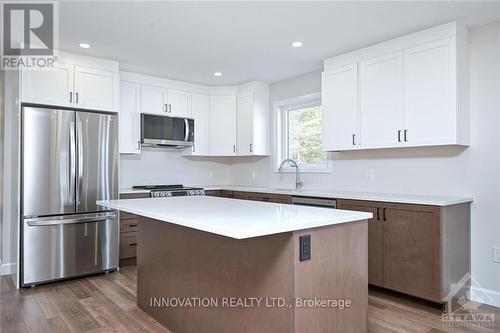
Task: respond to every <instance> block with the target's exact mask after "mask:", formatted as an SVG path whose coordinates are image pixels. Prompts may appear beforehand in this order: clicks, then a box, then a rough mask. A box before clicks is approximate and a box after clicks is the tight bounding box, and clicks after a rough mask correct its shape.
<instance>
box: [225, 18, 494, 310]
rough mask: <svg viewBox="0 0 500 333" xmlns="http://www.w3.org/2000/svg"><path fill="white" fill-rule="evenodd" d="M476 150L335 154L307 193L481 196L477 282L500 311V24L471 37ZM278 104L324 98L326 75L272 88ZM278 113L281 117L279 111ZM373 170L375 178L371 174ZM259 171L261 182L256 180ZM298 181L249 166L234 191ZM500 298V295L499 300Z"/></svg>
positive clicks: (476, 220) (240, 171)
mask: <svg viewBox="0 0 500 333" xmlns="http://www.w3.org/2000/svg"><path fill="white" fill-rule="evenodd" d="M470 47H471V53H470V55H471V113H472V119H471V121H472V125H471V126H472V128H471V131H472V132H471V133H472V134H471V135H472V137H471V141H472V143H471V147H470V148H467V149H463V148H458V147H432V148H400V149H385V150H372V151H357V152H343V153H330V154H329V159H331V160H332V164H333V172H332V173H331V174H306V175H304V176H303V181H304V187H305V188H329V189H336V190H354V191H379V192H395V193H397V192H403V193H416V194H418V193H422V194H442V195H460V196H473V197H474V203H473V205H472V275H473V277H474V278H475V280H476V281H477V282H478V283H479V284H480V285H481V286H482V287H483V288H486V289H489V290H491V291H493V293H492V296H493V297H497V298H495V302H496V304H497V305H499V306H500V264H494V263H493V261H492V248H493V246H500V215H499V207H500V23H495V24H490V25H487V26H483V27H480V28H477V29H474V30H472V31H471V35H470ZM270 88H271V105H272V103H273V102H274V101H278V100H282V99H286V98H291V97H295V96H299V95H304V94H308V93H313V92H319V91H320V89H319V88H320V73H319V72H317V73H311V74H308V75H305V76H302V77H297V78H293V79H290V80H286V81H283V82H278V83H275V84H272V85H271V87H270ZM273 113H274V112H273ZM368 169H373V172H374V179H373V180H371V181H370V180H368V179H367V177H366V173H367V170H368ZM254 170H255V172H256V178H255V179H252V177H251V175H252V172H253V171H254ZM293 182H294V175H293V174H287V175H280V174H276V173H273V170H272V158H264V159H260V160H255V159H250V160H243V161H241V160H240V162H239V163H238V164H235V165H233V166H232V168H231V184H233V185H249V186H252V185H254V186H255V185H256V186H272V187H292V186H293ZM496 293H498V294H496Z"/></svg>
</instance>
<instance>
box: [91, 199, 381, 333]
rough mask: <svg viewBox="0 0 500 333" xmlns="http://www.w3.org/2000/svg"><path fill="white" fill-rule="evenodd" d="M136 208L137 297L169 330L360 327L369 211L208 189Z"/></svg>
mask: <svg viewBox="0 0 500 333" xmlns="http://www.w3.org/2000/svg"><path fill="white" fill-rule="evenodd" d="M99 204H100V205H102V206H105V207H108V208H113V209H117V210H120V211H125V212H128V213H131V214H136V215H138V216H139V230H138V249H137V303H138V305H139V307H140V308H141V309H143V310H144V311H145V312H147V313H148V314H150V315H151V316H152V317H153V318H155V319H156V320H158V321H159V322H160V323H161V324H163V325H164V326H165V327H167V328H168V329H169V330H171V331H173V332H176V333H177V332H366V330H367V308H368V258H367V254H368V253H367V247H368V244H367V243H368V236H367V230H368V228H367V220H368V219H370V218H371V217H372V214H370V213H363V212H354V211H345V210H336V209H326V208H316V207H303V206H293V205H283V204H275V203H266V202H252V201H245V200H235V199H226V198H213V197H202V196H200V197H177V198H158V199H155V198H147V199H130V200H110V201H102V202H99Z"/></svg>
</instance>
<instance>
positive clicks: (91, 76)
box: [74, 66, 120, 112]
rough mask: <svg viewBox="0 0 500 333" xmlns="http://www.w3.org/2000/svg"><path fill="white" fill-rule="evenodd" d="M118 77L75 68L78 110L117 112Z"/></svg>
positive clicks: (100, 71)
mask: <svg viewBox="0 0 500 333" xmlns="http://www.w3.org/2000/svg"><path fill="white" fill-rule="evenodd" d="M119 94H120V75H119V73H118V72H109V71H104V70H100V69H95V68H87V67H82V66H75V103H74V105H75V106H76V107H77V108H80V109H88V110H98V111H112V112H118V104H119V103H120V95H119Z"/></svg>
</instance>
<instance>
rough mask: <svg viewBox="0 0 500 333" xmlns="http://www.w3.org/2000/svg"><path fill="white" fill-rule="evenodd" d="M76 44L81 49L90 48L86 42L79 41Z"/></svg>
mask: <svg viewBox="0 0 500 333" xmlns="http://www.w3.org/2000/svg"><path fill="white" fill-rule="evenodd" d="M78 46H80V47H81V48H82V49H88V48H90V44H87V43H80V44H78Z"/></svg>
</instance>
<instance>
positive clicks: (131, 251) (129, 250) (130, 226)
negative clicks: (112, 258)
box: [120, 193, 150, 266]
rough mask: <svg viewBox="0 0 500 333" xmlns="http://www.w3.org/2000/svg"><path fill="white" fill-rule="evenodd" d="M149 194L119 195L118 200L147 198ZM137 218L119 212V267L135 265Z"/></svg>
mask: <svg viewBox="0 0 500 333" xmlns="http://www.w3.org/2000/svg"><path fill="white" fill-rule="evenodd" d="M149 197H150V195H149V193H126V194H120V199H140V198H149ZM138 218H139V217H138V216H137V215H134V214H130V213H127V212H120V266H129V265H135V264H136V257H137V226H138Z"/></svg>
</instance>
